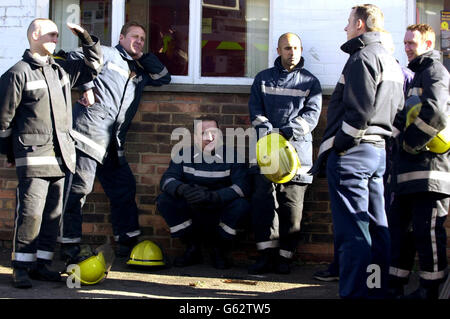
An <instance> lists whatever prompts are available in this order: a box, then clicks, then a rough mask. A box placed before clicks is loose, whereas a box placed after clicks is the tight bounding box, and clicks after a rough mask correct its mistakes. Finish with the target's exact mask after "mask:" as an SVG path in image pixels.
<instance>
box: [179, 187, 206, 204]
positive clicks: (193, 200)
mask: <svg viewBox="0 0 450 319" xmlns="http://www.w3.org/2000/svg"><path fill="white" fill-rule="evenodd" d="M184 198H186V201H187V202H188V204H189V205H195V204H200V203H203V202H205V201H206V200H207V199H208V193H207V191H206V188H204V187H201V186H193V187H192V189H191V190H190V191H189V192H187V193H186V196H185V197H184Z"/></svg>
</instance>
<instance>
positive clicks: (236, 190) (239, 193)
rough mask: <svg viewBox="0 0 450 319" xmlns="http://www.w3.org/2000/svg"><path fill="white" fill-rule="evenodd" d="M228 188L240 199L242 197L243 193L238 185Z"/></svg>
mask: <svg viewBox="0 0 450 319" xmlns="http://www.w3.org/2000/svg"><path fill="white" fill-rule="evenodd" d="M230 188H231V189H232V190H234V191H235V192H236V193H237V194H238V195H239V196H240V197H244V192H243V191H242V189H241V188H240V187H239V186H238V185H236V184H233V185H231V186H230Z"/></svg>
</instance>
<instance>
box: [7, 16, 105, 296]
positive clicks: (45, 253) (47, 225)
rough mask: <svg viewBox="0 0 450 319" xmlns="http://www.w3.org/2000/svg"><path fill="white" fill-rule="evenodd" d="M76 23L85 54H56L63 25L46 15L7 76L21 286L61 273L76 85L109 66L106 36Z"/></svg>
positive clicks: (16, 269)
mask: <svg viewBox="0 0 450 319" xmlns="http://www.w3.org/2000/svg"><path fill="white" fill-rule="evenodd" d="M68 27H69V28H70V29H71V30H72V32H73V33H74V34H76V35H77V36H78V37H79V39H80V40H81V43H82V49H83V53H84V59H78V60H73V61H64V60H54V59H53V58H52V57H51V55H52V54H53V52H54V50H55V47H56V43H57V41H58V27H57V26H56V24H55V23H54V22H53V21H51V20H49V19H41V18H38V19H35V20H33V21H32V22H31V24H30V26H29V27H28V31H27V36H28V41H29V43H30V48H29V49H27V50H25V53H24V54H23V58H22V60H21V61H19V62H18V63H16V64H15V65H14V66H13V67H11V68H10V69H9V70H8V71H6V72H5V73H4V74H3V75H2V77H1V80H0V95H1V96H2V99H1V101H0V150H1V152H2V154H6V156H7V162H8V165H9V166H10V167H12V166H14V165H15V167H16V173H17V178H18V186H17V192H16V201H17V205H16V212H15V214H16V218H15V220H14V221H15V222H14V238H13V251H12V266H13V274H12V278H13V285H14V287H17V288H30V287H31V286H32V282H31V279H38V280H49V281H60V279H61V277H60V274H59V273H58V272H56V271H53V270H50V269H49V268H48V266H49V265H50V264H51V261H52V258H53V253H54V249H55V245H56V237H57V234H58V225H59V220H60V216H61V213H62V204H63V188H64V176H65V174H66V172H68V171H70V172H73V171H74V170H75V147H74V142H73V139H72V137H71V134H70V130H71V128H72V112H71V110H72V105H71V88H72V87H73V86H77V85H80V84H82V83H85V82H88V81H91V80H92V78H93V77H94V76H96V75H97V74H98V73H99V71H100V70H101V67H102V64H101V51H100V44H99V41H98V39H95V37H91V36H90V35H89V34H88V33H87V32H86V31H85V30H84V29H83V28H81V27H80V26H77V25H73V24H68ZM93 38H94V39H93ZM30 278H31V279H30Z"/></svg>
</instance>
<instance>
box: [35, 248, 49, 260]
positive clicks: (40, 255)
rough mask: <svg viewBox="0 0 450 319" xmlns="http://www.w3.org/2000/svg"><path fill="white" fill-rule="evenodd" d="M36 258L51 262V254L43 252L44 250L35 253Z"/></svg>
mask: <svg viewBox="0 0 450 319" xmlns="http://www.w3.org/2000/svg"><path fill="white" fill-rule="evenodd" d="M36 257H37V258H39V259H45V260H52V259H53V252H51V251H45V250H38V251H36Z"/></svg>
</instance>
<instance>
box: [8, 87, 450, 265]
mask: <svg viewBox="0 0 450 319" xmlns="http://www.w3.org/2000/svg"><path fill="white" fill-rule="evenodd" d="M74 98H75V97H74ZM248 98H249V95H248V94H225V93H223V94H217V93H179V92H145V94H144V96H143V98H142V102H141V105H140V107H139V111H138V113H137V114H136V117H135V119H134V121H133V123H132V126H131V128H130V131H129V133H128V136H127V158H128V161H129V163H130V166H131V168H132V170H133V172H134V174H135V176H136V182H137V198H136V200H137V203H138V207H139V213H140V215H139V220H140V225H141V230H142V233H143V235H142V239H151V240H154V241H155V242H157V243H159V244H160V245H161V246H162V247H163V249H164V251H165V253H166V254H167V255H169V256H174V255H176V254H178V253H181V251H182V249H183V245H182V244H181V243H180V241H179V240H177V239H176V240H174V239H171V238H170V234H169V229H168V227H167V225H166V224H165V222H164V220H163V218H162V217H161V216H160V215H159V213H158V212H157V210H156V208H155V198H156V196H157V195H158V193H159V181H160V178H161V176H162V174H163V173H164V171H165V169H166V168H167V166H168V163H169V160H170V151H171V148H172V146H173V145H174V144H176V143H177V142H178V140H174V141H171V133H172V131H173V130H174V129H175V128H177V127H190V125H191V123H192V119H193V118H194V117H196V116H198V115H201V114H214V115H217V116H218V117H219V118H220V121H221V124H222V129H224V128H225V127H234V128H237V127H243V128H247V127H248V126H249V118H248V109H247V102H248ZM328 101H329V96H324V106H323V111H322V116H321V119H320V121H319V125H318V127H317V128H316V130H315V131H314V145H315V152H316V153H317V148H318V145H319V144H320V140H321V136H322V134H323V130H324V127H325V124H326V123H325V121H326V116H325V115H326V112H327V104H328ZM16 185H17V182H16V175H15V171H14V170H13V169H8V168H5V159H4V157H3V156H2V157H0V245H2V246H5V247H11V238H12V236H13V225H14V208H15V187H16ZM449 220H450V219H448V220H447V224H446V225H447V232H449V230H450V222H449ZM332 241H333V239H332V220H331V213H330V206H329V197H328V188H327V182H326V179H325V178H316V179H315V180H314V183H313V184H312V185H311V186H310V187H309V189H308V191H307V194H306V198H305V208H304V214H303V220H302V228H301V241H300V244H299V247H298V249H297V257H299V258H300V260H302V261H317V262H320V261H329V260H331V258H332V255H333V245H332ZM83 242H85V243H91V244H93V245H99V244H103V243H105V242H109V243H113V242H114V241H113V238H112V228H111V224H110V215H109V204H108V201H107V197H106V195H105V194H104V192H103V190H102V188H101V186H100V184H99V183H96V184H95V186H94V190H93V192H92V193H91V194H90V195H89V196H88V198H87V201H86V205H85V209H84V223H83ZM448 246H449V247H450V242H449V245H448ZM449 252H450V250H449ZM254 254H255V246H254V242H253V236H252V233H251V231H250V232H248V233H242V234H240V236H239V244H238V246H237V247H236V248H235V251H234V255H235V258H237V259H239V258H241V259H242V260H244V259H248V255H250V256H252V255H254ZM448 255H449V256H450V254H448Z"/></svg>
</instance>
